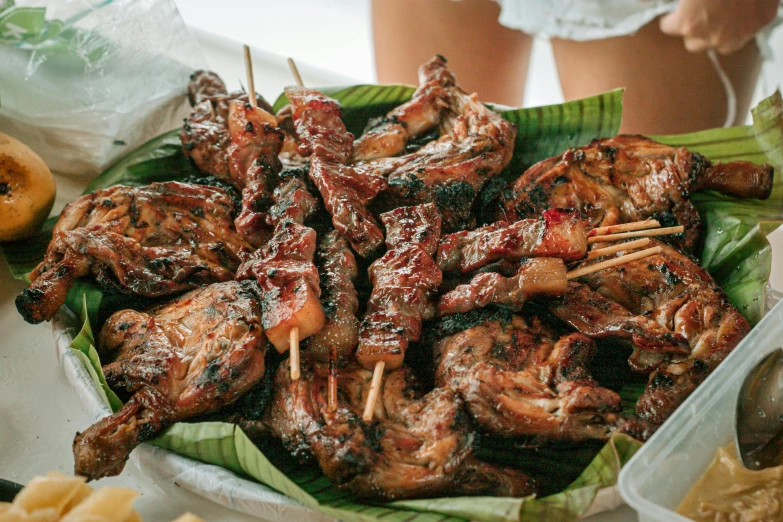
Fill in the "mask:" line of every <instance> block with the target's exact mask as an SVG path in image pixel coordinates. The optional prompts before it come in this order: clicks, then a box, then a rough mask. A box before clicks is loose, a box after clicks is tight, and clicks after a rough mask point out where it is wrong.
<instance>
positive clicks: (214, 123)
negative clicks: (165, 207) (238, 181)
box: [180, 71, 272, 180]
mask: <svg viewBox="0 0 783 522" xmlns="http://www.w3.org/2000/svg"><path fill="white" fill-rule="evenodd" d="M188 99H189V100H190V104H191V105H192V106H193V111H192V112H191V113H190V115H189V116H188V117H187V118H185V124H184V125H183V126H182V132H181V133H180V138H181V140H182V150H183V151H184V153H185V155H186V156H187V157H189V158H190V159H192V160H193V162H194V163H195V164H196V167H198V168H199V170H201V171H202V172H205V173H207V174H210V175H212V176H215V177H217V178H220V179H224V180H230V179H231V175H230V172H229V166H228V155H227V151H228V145H229V143H230V140H229V135H228V126H227V121H228V111H229V103H230V102H231V101H232V100H238V101H241V102H247V101H248V96H247V94H245V93H243V92H233V93H231V94H228V92H227V91H226V86H225V84H224V83H223V80H221V79H220V77H219V76H218V75H216V74H215V73H213V72H210V71H196V72H195V73H193V75H192V76H191V77H190V84H188ZM256 100H257V102H258V106H259V107H260V108H262V109H263V110H265V111H267V112H272V106H271V105H269V104H268V103H267V102H266V100H264V98H263V97H262V96H260V95H258V94H257V95H256Z"/></svg>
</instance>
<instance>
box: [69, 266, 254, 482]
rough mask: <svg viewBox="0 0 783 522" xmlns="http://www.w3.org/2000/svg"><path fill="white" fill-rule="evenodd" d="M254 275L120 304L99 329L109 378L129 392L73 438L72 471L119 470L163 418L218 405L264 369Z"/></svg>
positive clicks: (161, 426)
mask: <svg viewBox="0 0 783 522" xmlns="http://www.w3.org/2000/svg"><path fill="white" fill-rule="evenodd" d="M257 294H258V288H257V285H256V283H255V282H252V281H245V282H242V283H239V282H235V281H227V282H225V283H217V284H214V285H210V286H206V287H204V288H199V289H198V290H194V291H192V292H190V293H188V294H185V295H184V296H181V297H179V298H177V299H175V300H174V301H172V302H170V303H168V304H166V305H164V306H161V307H159V308H156V309H154V310H151V311H150V312H147V313H144V312H136V311H134V310H123V311H120V312H117V313H115V314H114V315H112V316H111V317H110V318H109V320H108V321H107V322H106V324H105V325H104V327H103V329H102V330H101V333H100V337H99V343H98V348H99V351H100V353H101V357H102V358H103V359H104V360H112V361H113V362H111V363H109V364H107V365H106V366H104V372H105V374H106V379H107V381H108V382H109V384H110V386H112V387H113V388H115V389H117V390H120V389H121V390H122V391H123V392H124V393H130V394H132V395H131V397H130V399H129V400H128V401H127V402H126V403H125V405H124V406H123V407H122V408H121V409H120V410H119V411H118V412H117V413H115V414H113V415H110V416H109V417H106V418H104V419H102V420H100V421H98V422H97V423H95V424H94V425H92V426H91V427H90V428H88V429H87V430H86V431H85V432H84V433H81V434H77V435H76V439H75V440H74V443H73V452H74V459H75V462H76V465H75V473H76V474H77V475H82V476H85V477H87V479H88V480H94V479H98V478H101V477H106V476H112V475H119V474H120V472H121V471H122V468H123V467H124V466H125V461H126V460H127V459H128V456H129V455H130V453H131V451H133V449H134V448H135V447H136V446H138V445H139V444H141V443H142V442H144V441H147V440H150V439H152V438H155V437H156V436H157V435H159V434H160V433H161V432H162V431H163V430H165V429H166V428H167V427H168V426H170V425H172V424H174V423H175V422H179V421H182V420H185V419H188V418H192V417H194V416H197V415H200V414H203V413H206V412H210V411H213V410H216V409H219V408H221V407H223V406H225V405H227V404H229V403H231V402H233V401H234V400H236V399H237V398H239V397H240V396H241V395H242V394H243V393H245V392H246V391H248V390H249V389H251V388H252V387H253V386H254V385H255V384H256V383H257V382H258V381H259V380H260V379H261V378H262V377H263V375H264V354H265V351H266V338H265V336H264V331H263V329H262V328H261V325H260V319H259V318H260V316H261V306H260V300H259V299H258V295H257Z"/></svg>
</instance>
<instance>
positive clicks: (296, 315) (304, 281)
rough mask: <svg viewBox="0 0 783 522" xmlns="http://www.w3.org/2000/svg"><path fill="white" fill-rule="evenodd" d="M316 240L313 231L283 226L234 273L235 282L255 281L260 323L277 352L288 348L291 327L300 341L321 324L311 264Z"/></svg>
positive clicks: (316, 282)
mask: <svg viewBox="0 0 783 522" xmlns="http://www.w3.org/2000/svg"><path fill="white" fill-rule="evenodd" d="M315 240H316V234H315V231H314V230H313V229H312V228H308V227H305V226H302V225H299V224H297V223H283V224H281V225H280V226H279V227H278V229H277V232H276V233H275V235H274V236H273V237H272V239H270V240H269V242H268V243H267V244H266V245H264V246H263V247H262V248H259V249H258V250H256V251H255V252H253V253H252V254H251V255H250V257H248V259H247V260H246V261H245V262H244V263H242V265H241V266H240V267H239V269H238V270H237V279H240V280H242V279H255V280H257V281H258V284H259V286H260V288H261V291H262V292H263V297H262V308H263V320H262V323H261V324H262V326H263V328H264V332H265V333H266V336H267V337H268V338H269V342H271V343H272V344H273V345H274V346H275V348H277V351H279V352H280V353H283V352H285V351H287V350H288V349H289V348H290V341H291V339H290V336H289V334H290V332H291V330H292V329H293V328H298V329H299V339H300V340H301V339H304V338H306V337H309V336H311V335H313V334H314V333H316V332H318V331H319V330H320V329H321V328H322V327H323V325H324V312H323V308H321V302H320V301H319V297H320V295H321V289H320V286H319V277H318V270H317V269H316V268H315V265H314V264H313V254H314V253H315Z"/></svg>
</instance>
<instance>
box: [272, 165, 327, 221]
mask: <svg viewBox="0 0 783 522" xmlns="http://www.w3.org/2000/svg"><path fill="white" fill-rule="evenodd" d="M306 175H307V174H306V173H305V171H304V170H303V169H298V168H289V169H287V170H284V171H283V172H281V173H280V178H281V179H282V181H281V183H280V185H278V187H277V188H276V189H275V191H274V193H273V194H272V199H273V200H274V204H273V205H272V206H271V207H270V208H269V211H268V212H267V217H266V220H267V223H268V224H269V225H270V226H273V227H274V226H277V225H278V224H281V223H298V224H300V225H302V224H304V222H305V221H307V220H308V219H309V218H310V217H312V216H313V214H315V213H316V212H317V211H318V207H319V203H318V200H317V199H316V198H315V196H313V195H312V194H311V193H310V190H309V189H308V188H307V183H306V181H305V179H304V177H305V176H306Z"/></svg>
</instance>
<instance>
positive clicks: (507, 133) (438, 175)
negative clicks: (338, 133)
mask: <svg viewBox="0 0 783 522" xmlns="http://www.w3.org/2000/svg"><path fill="white" fill-rule="evenodd" d="M420 76H421V79H422V80H423V82H424V84H423V86H422V87H421V88H420V91H421V93H420V94H421V96H419V97H418V98H415V99H414V100H412V102H411V103H412V105H411V106H409V107H407V108H405V109H404V111H413V110H414V109H416V106H417V104H419V105H421V104H423V105H424V106H425V107H423V108H421V107H420V108H421V109H422V113H423V114H418V115H412V116H411V118H408V119H407V120H399V117H400V114H395V112H394V111H393V112H392V113H391V114H390V116H389V117H388V119H387V123H382V124H381V128H379V129H377V130H375V131H372V132H373V134H371V136H368V138H367V139H366V140H365V139H364V138H361V139H360V140H359V151H358V153H359V154H360V156H361V155H364V156H368V157H372V156H378V155H379V154H380V151H381V150H387V151H389V152H391V151H396V150H399V143H400V140H399V138H395V136H396V133H397V132H398V130H399V128H398V126H399V125H403V126H406V125H407V124H409V123H411V122H413V123H414V128H413V132H414V134H415V133H416V131H420V129H421V128H428V127H429V125H430V124H431V123H432V121H431V120H433V119H434V118H435V112H436V111H437V110H439V112H440V119H439V121H438V124H439V127H440V138H438V139H437V140H433V141H431V142H429V143H427V144H426V145H424V146H423V147H422V148H420V149H419V150H418V151H416V152H413V153H411V154H407V155H404V156H398V157H392V158H380V159H374V160H372V161H365V162H359V163H357V164H356V166H357V168H361V169H362V170H365V171H367V172H370V173H373V174H379V175H382V176H384V177H386V178H387V179H388V183H389V188H388V189H387V190H386V191H385V193H384V197H382V198H379V199H378V201H377V203H378V204H379V206H380V207H381V210H389V209H391V208H395V207H398V206H401V205H415V204H420V203H435V204H436V205H437V206H438V209H439V210H440V212H441V215H442V218H443V228H444V230H447V231H456V230H463V229H465V228H470V227H471V226H473V223H474V219H473V217H472V216H471V208H472V205H473V201H474V199H475V197H476V195H477V194H478V193H479V191H480V190H481V187H482V186H483V185H484V183H485V182H486V181H487V180H489V179H490V178H492V177H493V176H495V175H497V174H498V173H499V172H500V171H501V170H503V168H505V166H506V165H508V163H509V161H511V156H512V154H513V152H514V142H515V141H514V140H515V139H516V128H515V126H514V125H513V124H512V123H510V122H508V121H506V120H504V119H503V118H502V117H501V116H500V115H499V114H497V113H495V112H493V111H491V110H489V109H487V108H486V107H485V106H484V105H482V104H481V103H480V102H479V101H478V99H477V97H476V95H475V94H474V95H467V94H465V93H464V92H463V91H462V90H461V89H460V88H459V87H458V86H457V85H456V83H455V80H454V77H453V76H452V75H451V73H449V72H448V71H447V70H446V60H445V59H444V58H443V57H442V56H436V57H435V58H433V59H432V60H431V61H430V62H428V63H427V64H424V65H423V66H422V68H421V70H420ZM417 122H418V123H419V124H420V126H419V128H417V127H416V126H415V123H417ZM390 136H391V138H390ZM379 139H380V140H381V141H388V140H389V139H391V140H392V141H395V140H396V141H395V143H394V144H390V145H385V144H383V145H381V144H379V143H376V144H375V145H372V146H370V145H369V143H370V141H377V140H379ZM366 149H372V151H368V150H366Z"/></svg>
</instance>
